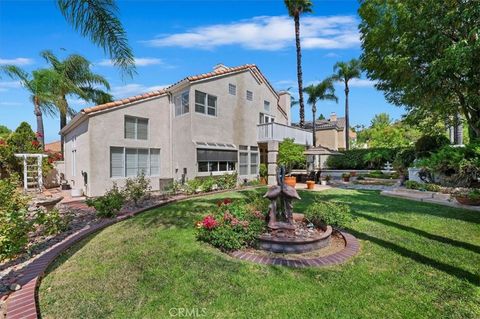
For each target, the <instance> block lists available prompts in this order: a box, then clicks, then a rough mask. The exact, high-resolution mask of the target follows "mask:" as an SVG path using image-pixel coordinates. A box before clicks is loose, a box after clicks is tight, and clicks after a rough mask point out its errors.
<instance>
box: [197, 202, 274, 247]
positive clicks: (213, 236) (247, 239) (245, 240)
mask: <svg viewBox="0 0 480 319" xmlns="http://www.w3.org/2000/svg"><path fill="white" fill-rule="evenodd" d="M196 226H197V239H198V240H200V241H203V242H206V243H209V244H211V245H213V246H215V247H217V248H219V249H221V250H223V251H232V250H237V249H241V248H244V247H252V246H255V244H256V240H257V238H258V236H259V235H260V234H261V233H262V232H264V231H265V227H266V222H265V214H264V213H262V212H261V211H259V210H258V209H255V207H252V206H251V204H247V203H246V202H245V201H244V200H235V201H232V200H231V199H228V198H227V199H224V200H222V201H219V202H218V203H217V207H216V208H215V209H214V210H213V211H211V212H209V214H208V215H206V216H205V217H204V218H203V219H202V220H200V221H198V222H197V223H196Z"/></svg>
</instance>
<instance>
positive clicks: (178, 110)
mask: <svg viewBox="0 0 480 319" xmlns="http://www.w3.org/2000/svg"><path fill="white" fill-rule="evenodd" d="M173 103H174V104H175V116H180V115H183V114H186V113H188V112H189V111H190V109H189V106H188V105H189V104H188V103H189V98H188V91H185V92H183V93H180V94H179V95H177V96H175V97H174V98H173Z"/></svg>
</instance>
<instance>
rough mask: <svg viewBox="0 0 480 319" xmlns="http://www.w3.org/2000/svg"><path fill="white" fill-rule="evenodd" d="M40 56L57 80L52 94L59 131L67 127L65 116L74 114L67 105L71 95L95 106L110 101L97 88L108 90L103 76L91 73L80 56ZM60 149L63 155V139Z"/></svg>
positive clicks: (88, 63) (108, 85) (105, 94)
mask: <svg viewBox="0 0 480 319" xmlns="http://www.w3.org/2000/svg"><path fill="white" fill-rule="evenodd" d="M41 55H42V56H43V57H44V58H45V60H46V61H47V62H48V63H50V65H51V66H52V70H53V71H54V72H55V73H56V74H57V75H58V78H59V81H58V84H57V86H56V87H55V89H54V92H53V93H54V94H55V95H56V96H57V99H56V100H55V105H56V107H57V109H58V112H59V114H60V130H61V129H63V128H64V127H65V125H67V115H70V116H73V115H74V114H75V111H74V110H73V109H72V108H70V107H69V105H68V101H67V96H69V95H70V96H71V95H73V96H76V97H78V98H80V99H82V100H85V101H89V102H93V103H96V104H103V103H107V102H110V101H112V96H111V95H110V94H108V93H106V92H105V91H103V90H101V89H99V88H98V86H103V87H104V88H105V89H107V90H110V84H109V83H108V81H107V80H106V79H105V78H104V77H103V76H101V75H99V74H95V73H93V72H92V71H91V70H90V66H91V64H90V62H89V61H88V60H87V59H85V58H84V57H82V56H81V55H78V54H72V55H69V56H68V57H67V58H66V59H65V60H63V61H61V60H59V59H58V58H57V57H56V56H55V55H54V54H53V53H52V52H50V51H43V52H42V53H41ZM61 147H62V154H63V137H62V143H61Z"/></svg>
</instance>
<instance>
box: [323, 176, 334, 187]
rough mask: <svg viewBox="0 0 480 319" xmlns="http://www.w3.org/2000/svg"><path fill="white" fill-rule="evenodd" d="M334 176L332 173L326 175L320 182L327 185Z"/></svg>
mask: <svg viewBox="0 0 480 319" xmlns="http://www.w3.org/2000/svg"><path fill="white" fill-rule="evenodd" d="M331 178H332V177H331V176H330V175H327V176H325V177H322V180H321V181H320V183H321V184H322V186H326V185H327V184H328V182H329V181H330V179H331Z"/></svg>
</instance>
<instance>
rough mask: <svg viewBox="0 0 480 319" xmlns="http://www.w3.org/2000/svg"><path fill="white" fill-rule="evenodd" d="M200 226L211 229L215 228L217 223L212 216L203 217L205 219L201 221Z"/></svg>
mask: <svg viewBox="0 0 480 319" xmlns="http://www.w3.org/2000/svg"><path fill="white" fill-rule="evenodd" d="M202 225H203V227H204V228H206V229H213V228H215V227H217V225H218V222H217V221H216V220H215V218H214V217H213V216H212V215H208V216H205V218H204V219H203V221H202Z"/></svg>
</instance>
